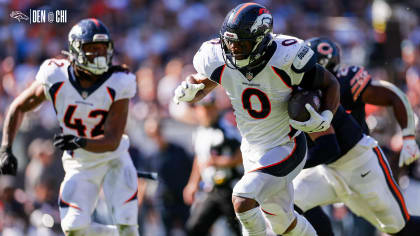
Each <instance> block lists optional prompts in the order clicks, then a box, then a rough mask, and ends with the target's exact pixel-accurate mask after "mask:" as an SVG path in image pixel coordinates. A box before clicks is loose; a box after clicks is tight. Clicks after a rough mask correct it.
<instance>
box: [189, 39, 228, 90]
mask: <svg viewBox="0 0 420 236" xmlns="http://www.w3.org/2000/svg"><path fill="white" fill-rule="evenodd" d="M219 47H220V43H219V42H218V41H215V40H211V41H207V42H205V43H203V45H202V46H201V48H200V50H198V52H197V53H196V54H195V55H194V59H193V65H194V68H195V70H196V71H197V73H198V74H199V75H200V76H203V77H205V78H209V79H211V80H213V81H214V82H216V83H218V84H220V83H221V77H222V74H223V71H224V69H225V63H224V61H223V60H221V59H220V57H219V56H218V52H219V50H221V49H219Z"/></svg>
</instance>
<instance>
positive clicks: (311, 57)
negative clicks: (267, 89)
mask: <svg viewBox="0 0 420 236" xmlns="http://www.w3.org/2000/svg"><path fill="white" fill-rule="evenodd" d="M315 64H316V55H315V53H314V51H312V49H311V48H310V47H309V46H307V45H302V46H301V47H300V48H299V50H298V51H297V53H296V56H295V58H294V59H293V62H292V65H291V66H290V70H289V72H290V75H291V82H292V85H299V84H300V83H301V81H302V78H303V75H304V74H305V72H307V71H309V70H310V69H312V67H314V66H315Z"/></svg>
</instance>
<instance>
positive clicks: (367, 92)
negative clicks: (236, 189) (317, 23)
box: [294, 38, 420, 236]
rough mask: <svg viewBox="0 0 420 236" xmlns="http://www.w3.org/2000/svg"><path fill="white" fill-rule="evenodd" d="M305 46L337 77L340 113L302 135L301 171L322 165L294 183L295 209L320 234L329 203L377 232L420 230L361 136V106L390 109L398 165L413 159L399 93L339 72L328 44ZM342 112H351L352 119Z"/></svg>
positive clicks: (371, 144) (364, 76)
mask: <svg viewBox="0 0 420 236" xmlns="http://www.w3.org/2000/svg"><path fill="white" fill-rule="evenodd" d="M306 42H307V44H308V45H309V46H311V48H312V49H313V50H314V51H315V53H316V54H317V58H318V63H319V64H321V65H323V66H325V67H326V68H327V69H328V70H330V71H331V72H332V73H335V74H336V75H337V78H338V79H339V82H340V85H341V86H340V89H341V93H340V95H341V103H342V106H343V107H344V108H343V107H340V108H339V109H338V111H337V113H336V115H335V116H334V119H333V121H332V125H331V127H330V129H329V130H327V131H326V132H321V133H313V134H309V135H308V136H310V139H312V141H309V142H310V148H309V157H308V161H307V163H306V165H305V168H307V167H313V166H316V165H319V164H326V165H323V166H319V167H315V168H312V169H309V170H305V171H303V172H301V174H300V175H299V176H298V177H297V178H296V179H295V181H294V186H295V192H296V196H297V197H296V198H295V203H296V205H297V206H298V208H300V211H304V212H305V213H304V216H306V217H307V218H308V219H309V221H310V222H311V223H312V225H313V226H314V228H315V229H316V230H317V232H318V233H319V234H322V235H333V233H332V228H331V225H330V223H329V219H328V217H327V216H326V215H325V213H324V212H323V211H322V209H321V208H320V207H317V206H319V205H326V204H331V203H334V202H344V203H345V204H346V205H347V206H348V207H349V208H350V209H351V210H352V211H353V212H355V213H356V214H357V215H359V216H361V217H363V218H365V219H366V220H368V221H369V222H370V223H372V224H373V225H374V226H375V227H376V228H377V229H379V230H381V231H382V232H386V233H390V234H394V235H399V236H405V235H415V234H416V232H419V231H420V218H419V217H418V216H410V215H409V213H408V211H407V208H406V205H405V202H404V198H403V196H402V194H401V192H400V190H399V187H398V184H397V183H396V181H395V180H394V178H393V176H392V172H391V170H390V168H389V166H388V163H387V159H386V157H385V156H384V154H383V152H382V150H381V149H380V147H379V146H378V144H377V142H376V140H374V139H372V138H371V137H369V136H366V135H364V134H363V133H365V134H367V133H368V129H367V125H366V122H365V113H364V106H365V103H370V104H375V105H381V106H386V105H389V106H392V107H393V109H394V114H395V116H396V117H397V120H398V122H399V124H400V126H401V127H402V128H403V134H404V135H405V138H404V146H403V150H402V152H401V154H400V166H402V165H404V164H406V165H408V164H410V163H411V162H412V161H414V160H416V159H417V158H418V155H419V154H418V147H417V144H416V143H415V141H414V133H415V130H414V116H413V111H412V109H411V106H410V104H409V102H408V101H407V99H406V97H405V95H404V93H403V92H402V91H400V90H399V89H398V88H396V87H395V86H394V85H392V84H390V83H387V82H385V81H371V77H370V75H369V74H368V73H367V72H366V71H365V70H364V69H363V68H361V67H358V66H350V67H343V68H340V69H339V61H340V58H339V48H338V46H337V45H336V44H335V43H333V42H332V41H330V40H329V39H326V38H313V39H310V40H308V41H306ZM378 95H379V96H378ZM345 110H351V111H352V113H351V114H352V117H350V115H348V114H346V113H345ZM354 118H355V119H354ZM357 123H358V124H357ZM407 135H408V136H407ZM310 139H309V140H310ZM313 184H315V185H316V189H315V188H314V185H313ZM311 190H316V191H311ZM308 194H310V199H311V200H310V201H308V198H307V197H308Z"/></svg>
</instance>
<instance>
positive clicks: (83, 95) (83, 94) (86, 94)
mask: <svg viewBox="0 0 420 236" xmlns="http://www.w3.org/2000/svg"><path fill="white" fill-rule="evenodd" d="M87 96H88V92H86V91H83V92H82V98H83V99H86V98H87Z"/></svg>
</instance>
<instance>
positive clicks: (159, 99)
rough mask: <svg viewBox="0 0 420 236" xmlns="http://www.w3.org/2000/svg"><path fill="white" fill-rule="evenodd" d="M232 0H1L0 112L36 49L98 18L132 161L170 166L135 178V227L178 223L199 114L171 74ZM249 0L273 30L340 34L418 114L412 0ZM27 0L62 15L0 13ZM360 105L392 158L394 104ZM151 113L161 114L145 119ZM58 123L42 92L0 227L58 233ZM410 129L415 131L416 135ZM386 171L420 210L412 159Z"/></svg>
mask: <svg viewBox="0 0 420 236" xmlns="http://www.w3.org/2000/svg"><path fill="white" fill-rule="evenodd" d="M241 2H242V1H235V0H229V1H226V0H88V1H81V2H77V4H76V3H75V2H74V1H71V0H59V1H47V0H23V1H21V0H0V45H2V46H1V47H0V124H2V123H3V120H4V114H5V111H6V110H7V107H8V105H9V104H10V102H11V101H12V99H13V98H14V97H16V96H17V95H18V94H19V93H20V92H21V91H22V90H23V89H24V88H26V87H27V86H28V85H29V84H30V83H31V82H32V81H33V80H34V78H35V75H36V73H37V70H38V69H39V66H40V64H41V63H42V61H43V60H45V59H47V58H50V57H63V55H62V54H61V50H67V34H68V31H69V29H70V28H71V26H73V25H74V24H75V23H77V22H78V21H79V20H80V19H82V18H87V17H96V18H98V19H100V20H102V21H103V22H104V23H105V24H106V25H107V26H108V27H109V29H110V32H111V37H112V39H113V40H114V47H115V55H114V60H113V61H114V64H126V65H128V66H129V68H130V69H131V71H132V72H133V73H135V74H136V76H137V82H138V90H137V91H138V93H137V96H136V97H135V99H132V101H131V104H130V117H129V122H128V125H127V132H128V134H129V136H130V138H131V144H132V147H131V150H130V152H131V155H132V158H133V161H134V163H135V164H136V167H137V168H138V169H139V170H147V171H158V172H160V173H168V175H169V176H162V177H161V179H160V181H159V182H156V181H149V180H147V181H146V180H139V183H140V185H139V186H140V191H139V196H138V197H139V204H141V205H142V207H141V208H140V209H141V210H140V212H139V215H140V219H139V221H140V230H141V231H142V233H143V234H142V235H165V234H166V233H168V232H170V233H169V234H170V235H180V236H181V235H185V232H184V229H183V224H184V223H185V220H183V219H185V217H187V216H188V208H189V207H190V206H189V205H188V204H184V202H183V199H182V196H179V194H181V195H182V189H183V187H184V186H185V185H186V183H187V181H188V176H189V173H190V170H191V165H192V156H193V155H194V153H193V152H194V151H193V147H192V133H193V131H194V130H195V129H196V126H197V124H198V122H197V118H196V116H195V113H194V112H191V108H190V107H188V106H186V105H183V104H181V105H175V104H173V103H172V102H171V98H172V95H173V90H174V88H175V87H176V86H177V85H178V84H179V83H180V81H182V80H183V79H184V78H185V76H186V75H187V74H189V73H192V72H194V68H193V66H192V58H193V56H194V53H195V52H196V51H197V50H198V48H199V47H200V45H201V43H202V42H204V41H206V40H209V39H211V38H215V37H218V32H219V29H220V26H221V23H222V22H223V19H224V17H225V15H226V14H227V12H228V11H229V10H230V9H232V8H233V7H234V6H236V5H237V4H239V3H241ZM255 2H258V3H261V4H263V5H265V6H266V7H267V8H268V9H270V11H271V13H272V15H273V17H274V32H275V33H282V34H289V35H293V36H296V37H299V38H302V39H308V38H311V37H315V36H327V37H330V38H331V39H333V40H335V41H337V42H338V43H339V44H340V45H341V48H342V62H343V63H344V64H356V65H362V66H364V67H365V68H367V70H368V71H369V72H370V73H371V75H372V77H373V78H374V79H382V80H387V81H390V82H392V83H394V84H396V85H397V86H398V87H399V88H400V89H402V90H403V91H404V92H405V93H406V94H407V96H408V99H409V101H410V102H411V105H412V106H413V109H414V111H415V113H416V114H417V115H420V1H412V0H405V1H404V0H399V1H397V0H387V1H385V0H353V1H346V0H339V1H336V0H261V1H255ZM29 9H49V10H54V9H60V10H62V9H65V10H67V19H68V22H67V23H65V24H58V23H57V24H50V23H44V24H29V23H28V22H25V21H22V22H18V21H17V20H15V19H13V18H11V17H9V14H10V13H11V12H12V11H14V10H19V11H21V12H23V13H28V12H29ZM216 93H217V96H216V98H217V101H216V102H217V104H218V107H219V109H220V110H221V111H225V110H229V109H230V102H229V100H228V99H227V97H226V95H225V94H224V91H223V90H222V89H219V90H217V91H216ZM367 114H368V117H367V119H368V125H369V128H370V130H371V132H372V135H373V136H374V137H375V138H376V139H377V140H379V141H380V144H381V146H382V147H383V148H384V149H385V150H386V151H387V154H388V158H389V159H390V161H391V163H394V162H395V163H398V161H397V158H398V153H399V150H400V149H401V146H402V141H401V135H400V132H399V128H398V125H397V122H396V121H395V120H394V118H393V115H392V112H390V111H388V110H387V109H384V108H378V107H372V106H369V107H368V108H367ZM148 120H149V122H146V121H148ZM150 120H158V121H159V123H157V124H153V122H152V123H151V122H150ZM232 122H234V121H233V120H232ZM416 122H418V119H416ZM150 123H151V124H150ZM57 125H58V123H57V122H56V121H55V113H54V111H53V108H52V106H51V105H50V104H46V105H44V106H42V107H40V108H39V109H37V110H36V111H35V112H32V113H30V115H29V116H27V118H26V120H25V121H24V124H23V126H22V128H21V130H20V133H19V134H18V136H17V138H16V141H15V145H14V147H13V148H14V153H15V154H16V156H17V157H18V159H19V170H18V171H19V173H18V176H17V177H16V178H14V177H6V176H0V236H15V235H16V236H20V235H62V233H61V229H60V227H59V214H58V205H57V199H58V194H59V183H60V182H61V180H62V178H63V176H64V173H63V169H62V166H61V161H60V156H61V153H59V151H57V150H55V149H54V148H53V146H52V144H51V139H52V137H53V134H54V133H57V132H58V131H59V127H57ZM153 125H154V126H155V128H154V129H153ZM417 127H418V125H417ZM419 137H420V133H419V132H417V141H418V142H419V141H420V140H419ZM162 142H164V143H173V145H172V144H171V145H172V148H174V150H176V151H171V152H170V155H169V154H168V153H167V152H166V153H165V150H164V148H166V147H167V145H163V146H162ZM162 147H164V148H162ZM177 155H178V157H173V156H177ZM162 156H164V157H166V158H169V157H171V158H172V157H173V158H175V159H176V158H177V159H176V160H179V161H172V162H170V164H168V163H166V164H165V163H164V162H163V161H157V160H156V159H159V158H164V157H162ZM174 170H176V171H174ZM395 171H396V173H395V174H397V175H398V176H399V177H400V178H399V179H400V185H401V187H402V188H403V189H404V191H405V193H406V198H407V202H408V205H409V208H411V209H412V210H411V211H412V213H414V214H417V215H420V206H416V205H415V204H413V202H415V199H414V197H417V198H418V196H420V162H417V163H416V164H414V165H413V166H412V167H410V168H407V169H403V170H398V169H395ZM171 176H176V178H171ZM167 181H169V182H170V183H167ZM165 184H166V185H165ZM169 186H171V187H173V189H171V191H172V192H173V193H174V194H175V195H176V197H175V199H171V200H174V201H178V202H180V205H179V206H178V205H177V207H175V208H173V209H174V212H179V214H176V213H174V214H175V215H171V216H165V217H172V218H176V219H178V220H174V221H173V222H172V223H171V227H172V228H171V230H169V231H168V230H166V229H165V227H164V226H167V222H165V220H167V219H166V218H165V217H164V216H162V214H163V212H165V211H162V210H161V209H162V201H163V200H164V198H165V197H168V196H167V195H165V194H162V193H166V191H168V190H167V188H169ZM162 188H163V189H162ZM165 188H166V189H165ZM417 205H418V204H417ZM327 210H329V212H330V213H331V217H333V218H334V221H335V229H336V230H337V232H341V235H358V236H360V235H363V234H351V232H352V231H351V230H352V229H353V228H354V227H353V226H354V225H355V224H357V220H354V218H352V217H350V214H349V212H348V211H347V210H346V209H345V208H344V207H342V206H334V207H331V208H328V209H327ZM106 211H107V209H106V206H104V204H103V202H101V200H99V202H98V210H97V212H96V213H95V218H96V220H97V221H99V222H104V223H109V221H110V220H111V219H108V218H107V214H106ZM185 212H186V213H185ZM183 214H184V215H183ZM185 214H187V216H185ZM177 217H178V218H177ZM226 227H227V226H226V223H224V222H223V221H220V222H218V223H217V224H216V226H215V227H214V229H213V232H214V234H216V233H217V235H223V234H225V235H229V231H227V230H225V228H226ZM337 235H340V234H337ZM366 235H369V234H366ZM370 235H372V234H370Z"/></svg>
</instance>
